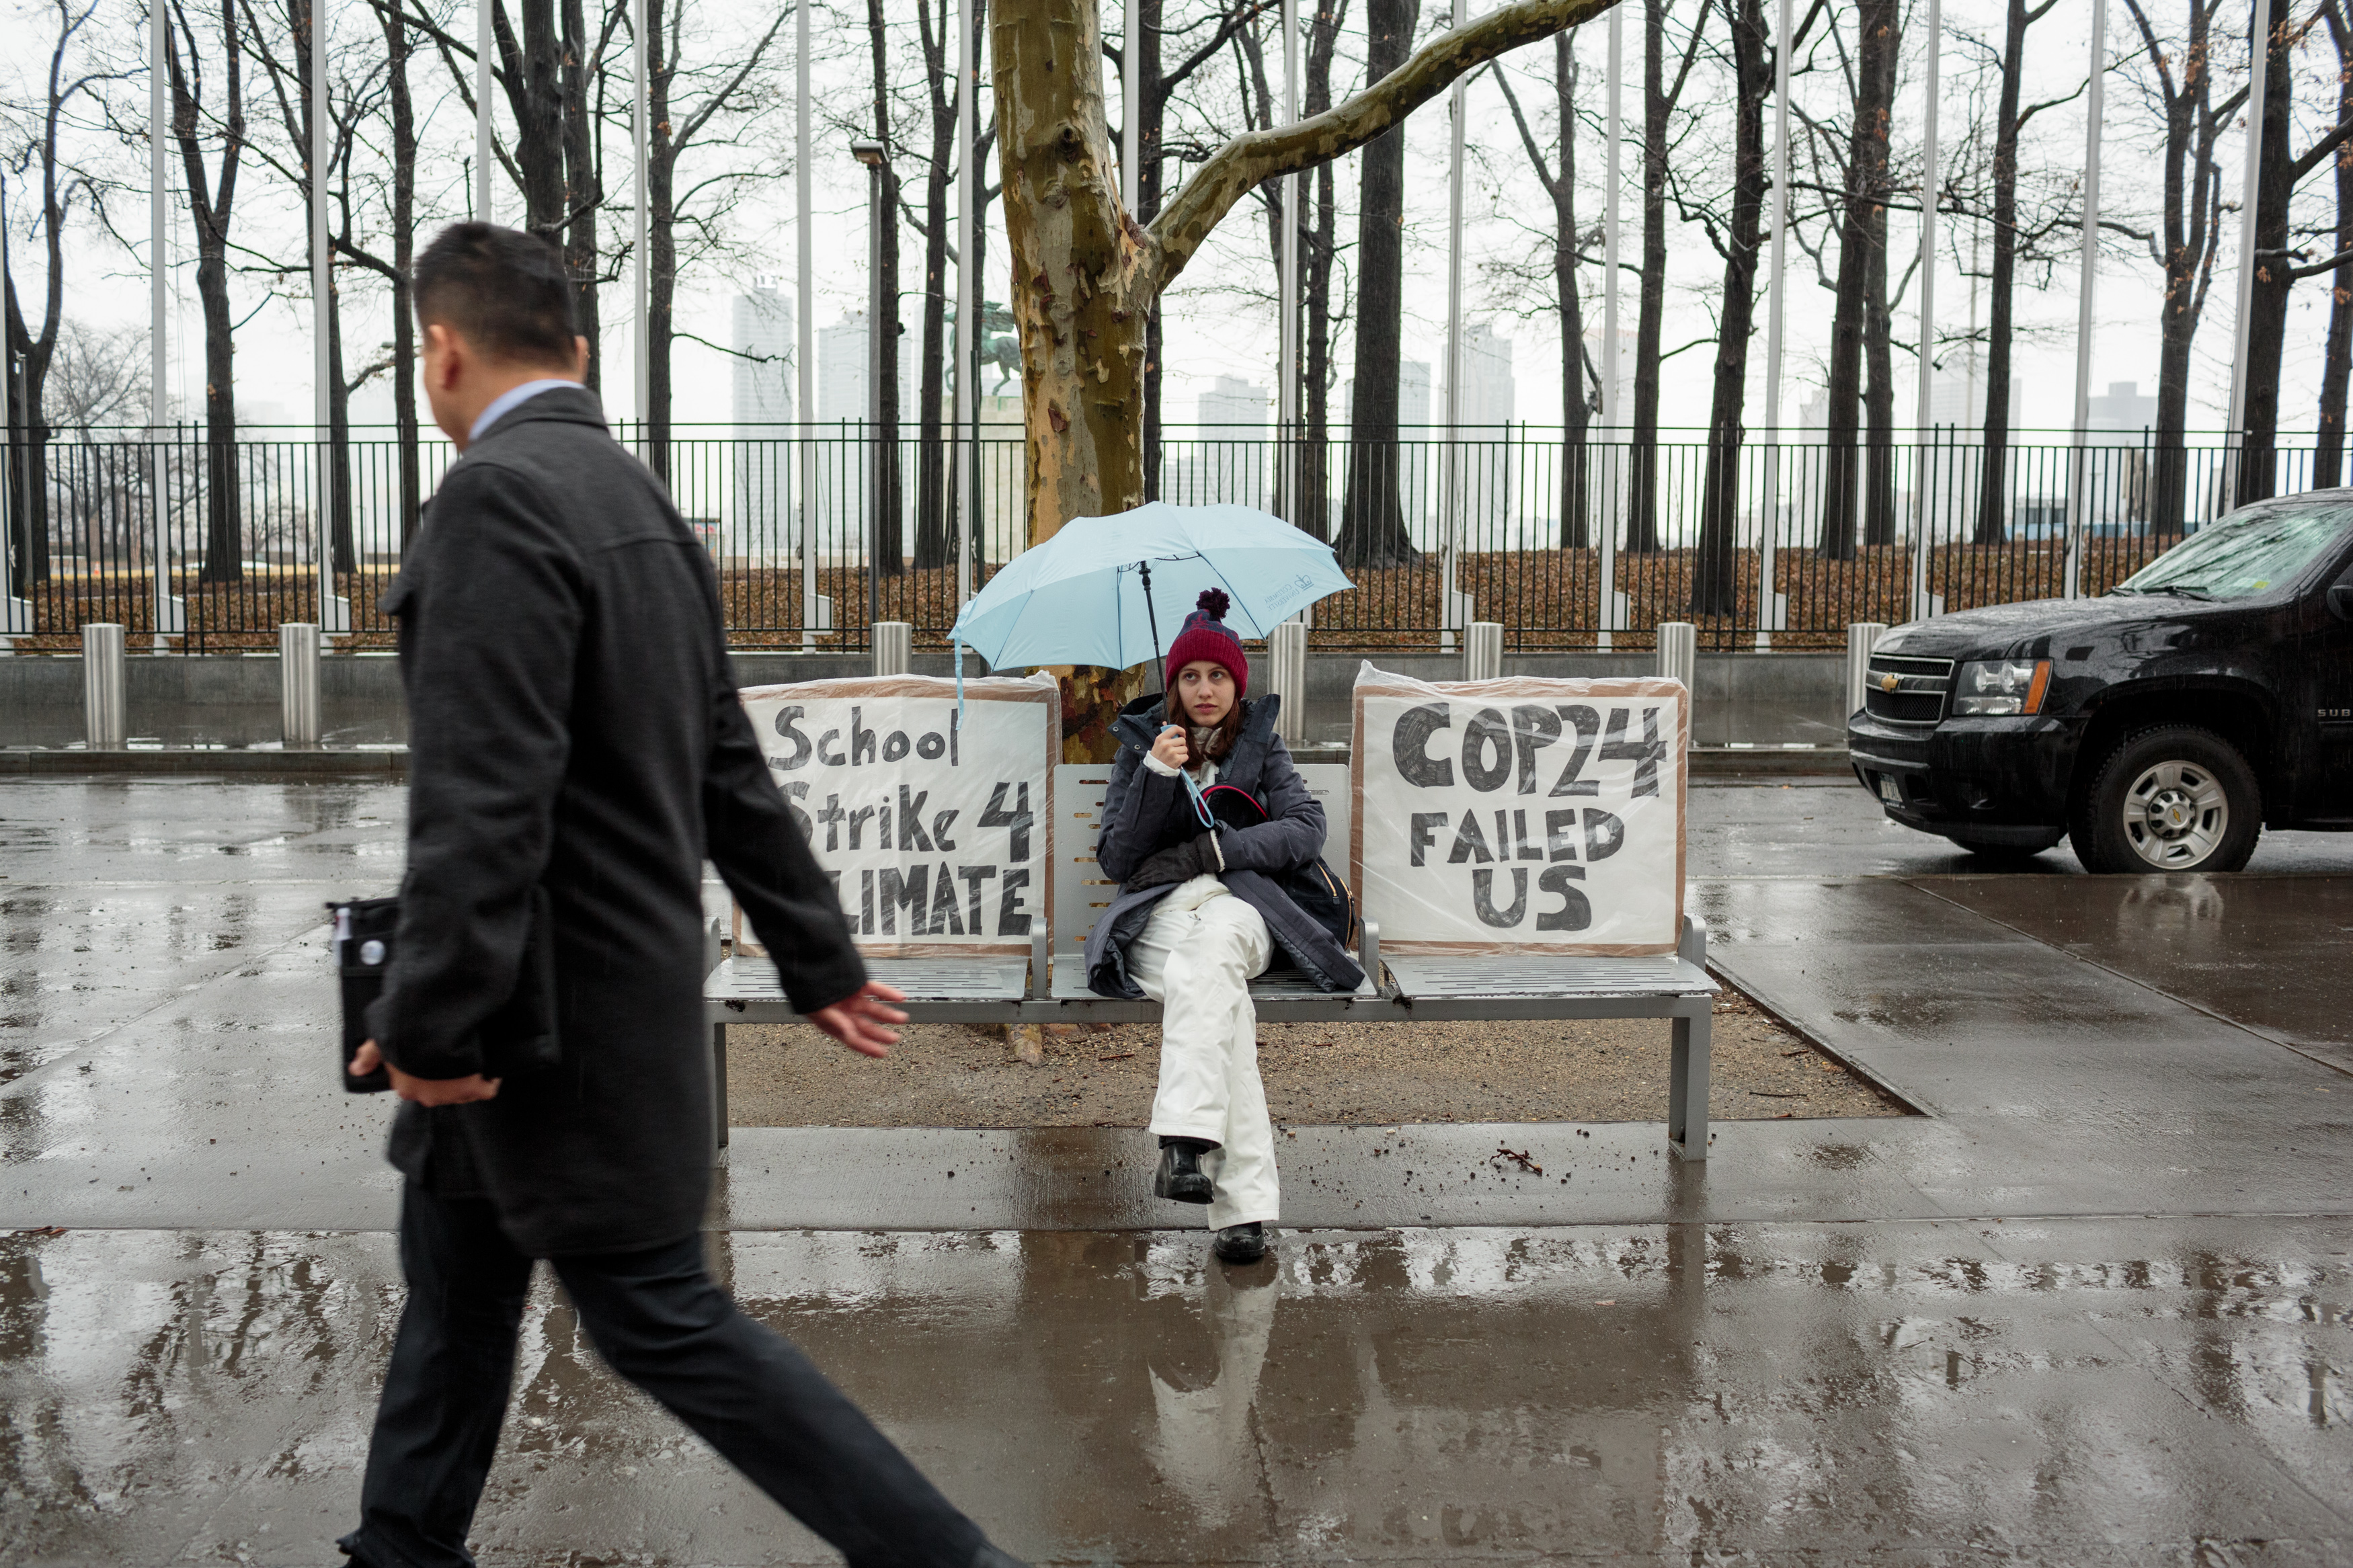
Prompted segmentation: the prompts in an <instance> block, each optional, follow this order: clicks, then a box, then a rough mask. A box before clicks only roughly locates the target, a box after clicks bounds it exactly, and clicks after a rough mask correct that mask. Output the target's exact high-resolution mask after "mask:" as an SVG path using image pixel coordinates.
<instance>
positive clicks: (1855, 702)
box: [1846, 621, 1887, 713]
mask: <svg viewBox="0 0 2353 1568" xmlns="http://www.w3.org/2000/svg"><path fill="white" fill-rule="evenodd" d="M1886 635H1887V627H1886V626H1883V625H1882V624H1881V623H1880V622H1878V621H1855V622H1853V623H1852V624H1850V625H1849V626H1848V627H1847V628H1846V710H1847V711H1848V712H1849V713H1854V712H1856V711H1858V710H1861V709H1862V689H1863V686H1864V683H1865V682H1867V681H1868V680H1870V679H1871V650H1872V649H1873V648H1875V647H1878V646H1879V639H1880V638H1881V637H1885V636H1886Z"/></svg>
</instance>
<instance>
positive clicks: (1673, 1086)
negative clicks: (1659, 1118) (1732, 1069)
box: [1667, 1003, 1708, 1161]
mask: <svg viewBox="0 0 2353 1568" xmlns="http://www.w3.org/2000/svg"><path fill="white" fill-rule="evenodd" d="M1702 1005H1705V1004H1704V1003H1703V1004H1702ZM1707 1029H1708V1015H1707V1014H1705V1013H1702V1014H1700V1015H1699V1016H1697V1017H1695V1018H1677V1019H1676V1020H1675V1021H1674V1031H1675V1032H1674V1041H1675V1044H1674V1061H1673V1064H1672V1068H1670V1071H1669V1086H1668V1089H1667V1146H1668V1147H1669V1148H1671V1149H1672V1150H1673V1151H1674V1152H1675V1153H1676V1154H1678V1155H1679V1156H1681V1157H1682V1158H1683V1159H1685V1160H1692V1161H1700V1160H1704V1159H1706V1158H1707Z"/></svg>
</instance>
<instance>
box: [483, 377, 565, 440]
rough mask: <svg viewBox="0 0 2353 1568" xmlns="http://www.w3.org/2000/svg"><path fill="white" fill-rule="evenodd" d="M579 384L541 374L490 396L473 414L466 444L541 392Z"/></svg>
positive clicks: (563, 378)
mask: <svg viewBox="0 0 2353 1568" xmlns="http://www.w3.org/2000/svg"><path fill="white" fill-rule="evenodd" d="M577 385H579V383H578V382H576V381H572V380H569V379H567V378H566V377H564V376H560V375H543V376H542V377H540V378H539V379H538V380H537V381H526V382H524V383H522V384H521V385H519V386H510V387H508V388H507V389H506V390H505V391H504V392H501V393H500V394H499V395H497V396H496V397H493V398H491V405H490V406H489V407H488V408H485V409H483V410H482V411H481V413H480V414H479V415H477V416H475V418H474V427H473V428H472V429H471V430H469V431H467V432H466V445H468V446H469V447H470V446H472V445H473V444H474V443H475V442H477V441H479V440H480V439H481V438H482V432H483V431H485V430H487V429H489V428H490V427H491V426H493V425H495V424H497V423H498V422H499V421H500V420H501V419H503V418H505V417H506V416H507V415H508V414H509V413H511V412H512V410H514V409H515V408H517V407H519V406H520V405H523V404H525V403H528V402H530V401H531V400H532V399H533V398H534V397H537V396H538V395H540V394H541V393H543V392H553V391H554V390H555V388H557V387H559V386H577Z"/></svg>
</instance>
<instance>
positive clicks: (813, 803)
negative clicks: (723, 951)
mask: <svg viewBox="0 0 2353 1568" xmlns="http://www.w3.org/2000/svg"><path fill="white" fill-rule="evenodd" d="M742 695H743V699H744V710H745V711H746V712H748V713H749V714H750V715H751V718H752V728H753V731H754V733H756V734H757V735H758V736H759V738H760V748H761V750H762V751H763V752H765V753H766V756H767V759H768V773H769V776H771V777H772V778H774V779H775V780H776V785H777V787H778V788H779V789H781V790H783V791H784V794H785V800H786V803H787V804H788V805H790V806H791V807H792V810H793V817H794V820H795V821H796V822H797V823H798V824H799V825H800V829H801V832H802V834H803V835H804V836H805V837H807V840H808V844H809V847H810V848H811V849H813V850H814V851H816V854H817V859H818V865H820V866H822V867H824V868H826V870H827V871H828V873H829V874H831V876H832V877H833V879H834V886H835V888H836V889H838V890H839V894H840V897H841V908H842V912H843V913H844V914H846V915H848V916H849V929H850V931H851V933H852V934H853V935H854V936H856V937H857V938H858V940H859V942H860V943H861V944H864V945H867V946H869V947H874V948H884V949H889V950H891V951H892V952H900V953H905V954H926V953H929V954H940V953H950V952H1008V953H1009V952H1020V953H1027V952H1029V936H1030V931H1031V930H1032V928H1033V924H1034V923H1035V922H1040V921H1049V922H1050V921H1051V918H1052V910H1051V907H1050V904H1051V898H1052V891H1051V889H1052V882H1053V879H1052V878H1051V877H1050V876H1048V875H1047V868H1049V867H1050V866H1051V865H1052V864H1053V859H1052V856H1051V853H1050V851H1051V846H1050V843H1049V842H1048V839H1049V837H1050V834H1051V832H1052V825H1053V820H1054V813H1053V801H1052V799H1051V798H1050V795H1051V791H1052V789H1053V777H1054V766H1053V764H1054V751H1055V746H1054V739H1055V737H1054V731H1055V726H1056V725H1057V724H1058V723H1059V721H1060V716H1061V693H1060V689H1058V688H1057V687H1056V686H1055V684H1054V681H1053V679H1052V678H1051V677H1050V676H1045V677H1033V678H1031V679H1027V680H1008V679H985V680H967V681H965V685H964V696H965V700H964V703H963V705H962V709H961V710H959V709H958V705H957V702H956V687H955V681H954V680H952V679H938V678H934V677H928V676H878V677H876V678H874V679H859V680H813V681H805V682H802V683H800V684H797V685H792V686H755V687H753V688H751V689H748V690H745V691H744V693H743V694H742ZM735 924H736V939H737V941H738V942H739V943H742V944H743V951H745V952H758V951H759V949H758V948H757V947H756V946H755V945H754V943H753V942H752V941H751V940H750V939H751V935H752V933H751V932H750V931H748V930H747V929H745V927H744V921H743V919H742V917H741V914H740V913H739V914H738V917H737V919H736V922H735Z"/></svg>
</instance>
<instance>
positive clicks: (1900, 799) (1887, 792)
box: [1872, 773, 1904, 805]
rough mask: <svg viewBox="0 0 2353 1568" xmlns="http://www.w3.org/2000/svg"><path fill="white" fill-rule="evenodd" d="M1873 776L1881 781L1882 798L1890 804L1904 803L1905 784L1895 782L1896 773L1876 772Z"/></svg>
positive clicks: (1880, 791)
mask: <svg viewBox="0 0 2353 1568" xmlns="http://www.w3.org/2000/svg"><path fill="white" fill-rule="evenodd" d="M1872 776H1873V777H1874V778H1876V779H1877V780H1878V781H1879V798H1880V799H1882V800H1883V801H1885V802H1886V803H1887V804H1888V805H1903V804H1904V786H1903V785H1902V784H1898V783H1896V782H1895V775H1894V773H1874V774H1873V775H1872Z"/></svg>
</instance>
